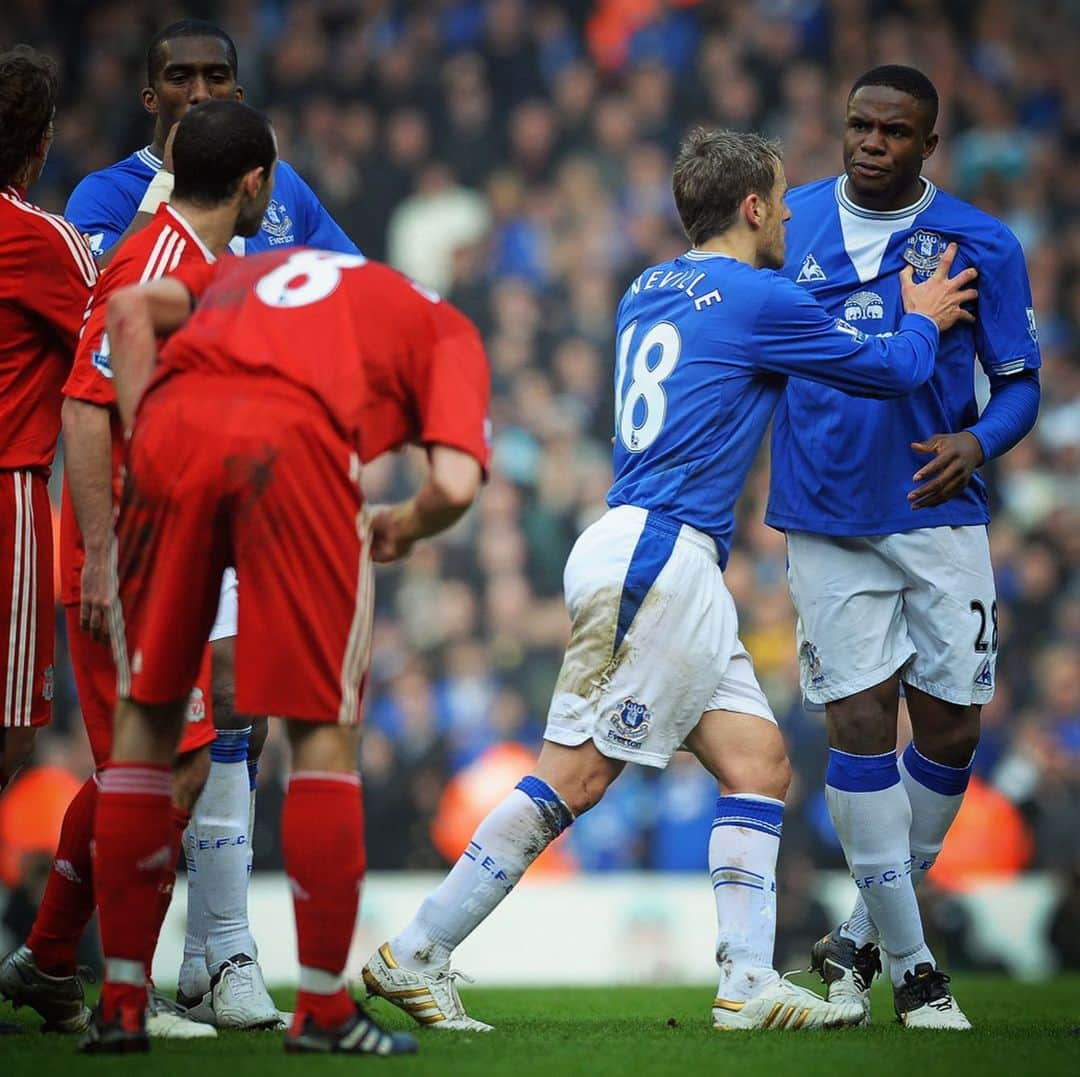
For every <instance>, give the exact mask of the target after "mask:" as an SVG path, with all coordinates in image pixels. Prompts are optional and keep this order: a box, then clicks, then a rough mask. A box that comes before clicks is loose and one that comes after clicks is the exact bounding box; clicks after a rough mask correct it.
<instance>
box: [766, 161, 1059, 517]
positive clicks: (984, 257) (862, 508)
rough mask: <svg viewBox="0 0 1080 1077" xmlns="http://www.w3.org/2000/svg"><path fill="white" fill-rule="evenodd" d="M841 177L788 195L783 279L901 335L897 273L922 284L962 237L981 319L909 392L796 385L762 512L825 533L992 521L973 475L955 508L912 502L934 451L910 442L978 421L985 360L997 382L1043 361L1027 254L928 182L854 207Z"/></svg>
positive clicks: (837, 312) (781, 419) (950, 343)
mask: <svg viewBox="0 0 1080 1077" xmlns="http://www.w3.org/2000/svg"><path fill="white" fill-rule="evenodd" d="M844 182H845V177H843V176H841V177H839V178H838V179H837V178H831V179H827V180H821V181H819V182H817V183H811V184H808V185H806V186H804V187H797V188H795V189H794V190H792V191H790V192H789V193H788V195H787V201H788V205H789V206H790V207H791V214H792V216H791V220H790V221H789V222H788V226H787V264H786V265H785V267H784V271H783V272H784V275H785V276H787V277H790V278H791V279H792V280H793V281H795V283H796V284H797V285H798V286H799V287H800V288H803V289H805V290H806V291H807V292H808V293H809V294H810V295H813V296H814V298H815V299H817V300H819V301H820V303H821V305H822V306H823V307H825V309H826V310H827V311H828V312H829V313H830V314H832V315H833V316H835V317H837V318H842V319H844V320H845V321H846V322H848V323H849V324H850V325H852V326H854V327H855V328H857V329H859V330H861V331H863V332H864V333H872V334H882V333H891V332H894V331H895V330H896V329H897V328H898V327H899V325H900V321H901V318H902V316H903V306H902V304H901V299H900V278H899V274H900V271H901V270H902V269H903V268H904V266H906V265H910V266H912V267H913V268H914V270H915V279H916V281H919V280H925V279H926V277H927V276H928V275H929V274H931V273H932V272H933V271H934V269H935V268H936V266H937V264H938V261H939V260H940V258H941V255H942V252H943V251H944V250H945V247H946V246H947V245H948V244H949V243H952V242H956V243H957V244H959V251H958V253H957V256H956V261H955V262H954V263H953V267H952V270H951V271H950V272H951V274H952V275H954V276H955V275H956V274H957V273H959V272H960V271H961V270H962V269H965V268H966V267H968V266H972V265H973V266H975V267H976V268H977V269H978V271H979V276H978V279H977V280H976V281H975V284H974V286H975V287H976V288H977V289H978V291H979V299H978V302H977V307H976V309H975V310H974V313H975V315H976V321H975V323H974V324H970V323H960V324H958V325H956V326H954V327H953V328H952V329H950V330H949V331H948V332H946V333H945V334H944V335H943V336H942V338H941V345H940V347H939V349H938V355H937V362H936V364H935V367H934V373H933V376H932V377H931V378H930V380H929V381H928V382H927V383H926V384H925V385H923V386H922V387H921V388H919V389H917V390H916V391H915V392H913V393H911V394H910V395H909V396H905V397H901V398H898V399H895V400H857V399H854V398H853V397H851V396H848V395H845V394H844V393H842V392H838V391H836V390H835V389H832V388H829V387H828V386H825V385H821V384H814V383H813V382H810V381H804V380H792V381H790V382H789V383H788V386H787V390H786V392H785V393H784V397H783V400H782V401H781V403H780V405H779V407H778V408H777V412H776V419H775V421H774V424H773V436H772V461H771V467H772V472H771V481H770V491H769V507H768V511H767V513H766V520H767V521H768V523H770V524H772V525H773V526H775V527H779V528H786V529H791V530H800V531H811V532H815V533H817V534H826V535H880V534H892V533H894V532H898V531H908V530H912V529H914V528H918V527H938V526H942V525H966V524H983V523H986V522H987V521H988V520H989V512H988V508H987V496H986V486H985V484H984V483H983V481H982V479H981V478H980V477H979V475H978V474H977V473H976V474H975V475H973V476H972V479H971V481H970V482H969V483H968V485H967V487H966V489H965V490H964V491H963V492H962V493H961V494H959V495H958V496H957V497H954V498H953V499H952V500H950V501H947V502H946V503H945V504H943V505H939V506H936V507H933V508H922V509H919V510H917V511H913V510H912V508H911V506H910V503H909V502H908V501H907V495H908V493H910V492H911V490H913V489H914V488H915V485H916V484H915V483H914V482H913V481H912V476H913V475H914V474H915V472H916V471H918V470H919V468H920V467H922V466H923V465H924V464H926V463H928V462H929V461H930V460H931V459H933V457H932V456H929V455H927V454H924V453H917V452H915V451H914V450H913V449H912V448H911V443H912V442H913V441H924V440H926V439H927V438H929V437H931V436H932V435H934V434H948V433H956V432H958V431H961V430H965V429H968V428H970V427H971V426H972V425H973V424H975V423H976V422H977V420H978V419H979V412H978V407H977V405H976V400H975V361H976V357H977V358H978V361H979V362H980V363H981V364H982V367H983V369H984V370H985V372H986V374H987V376H988V377H989V379H990V384H991V389H992V391H996V390H997V389H999V388H1000V387H1002V386H1003V385H1004V383H1005V382H1007V381H1008V380H1010V379H1016V378H1018V377H1032V375H1029V374H1026V373H1025V372H1027V371H1033V370H1036V369H1037V368H1038V367H1039V365H1040V360H1039V346H1038V338H1037V333H1036V329H1035V314H1034V310H1033V309H1032V302H1031V287H1030V285H1029V283H1028V276H1027V270H1026V268H1025V265H1024V255H1023V251H1022V250H1021V248H1020V244H1019V242H1018V241H1017V239H1016V237H1015V236H1014V235H1013V234H1012V233H1011V232H1010V231H1009V230H1008V229H1007V228H1006V227H1005V226H1004V225H1003V224H1002V223H1001V222H1000V221H997V220H995V219H994V218H993V217H991V216H989V215H988V214H986V213H983V212H982V211H981V210H978V209H976V208H975V207H974V206H971V205H969V204H968V203H966V202H962V201H960V200H959V199H957V198H953V197H952V196H950V195H948V194H946V193H945V192H944V191H939V190H938V189H937V188H936V187H935V186H934V185H933V184H932V183H930V182H929V181H925V180H924V184H925V190H924V192H923V195H922V197H921V198H920V199H919V201H918V202H916V203H915V204H914V205H912V206H909V207H907V208H906V209H901V210H896V211H894V212H874V211H871V210H866V209H862V208H861V207H859V206H856V205H855V204H854V203H853V202H852V201H851V200H850V199H849V198H848V197H847V196H846V194H845V192H844ZM1034 377H1035V378H1036V379H1037V375H1034ZM1036 394H1037V389H1036ZM1032 421H1033V418H1032ZM1023 432H1026V431H1020V434H1021V435H1022V433H1023ZM976 436H978V435H976ZM984 447H985V446H984Z"/></svg>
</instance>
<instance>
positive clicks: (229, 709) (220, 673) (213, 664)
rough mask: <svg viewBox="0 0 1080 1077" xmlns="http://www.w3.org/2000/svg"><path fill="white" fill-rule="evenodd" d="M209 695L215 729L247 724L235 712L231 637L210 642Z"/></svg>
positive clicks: (239, 726) (236, 727) (234, 682)
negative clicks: (211, 701) (212, 707)
mask: <svg viewBox="0 0 1080 1077" xmlns="http://www.w3.org/2000/svg"><path fill="white" fill-rule="evenodd" d="M210 696H211V698H212V699H213V703H214V726H215V727H216V728H217V729H242V728H243V727H244V726H245V725H247V724H248V722H247V721H246V720H239V724H237V722H238V718H237V715H236V714H235V707H236V678H235V675H234V673H233V639H231V638H230V639H221V640H215V641H214V642H213V643H211V644H210Z"/></svg>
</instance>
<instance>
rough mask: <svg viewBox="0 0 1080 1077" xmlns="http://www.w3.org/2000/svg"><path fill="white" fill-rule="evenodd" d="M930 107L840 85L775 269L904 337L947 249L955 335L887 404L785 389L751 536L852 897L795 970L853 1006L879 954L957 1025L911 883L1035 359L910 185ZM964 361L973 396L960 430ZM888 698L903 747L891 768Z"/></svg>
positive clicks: (1005, 297)
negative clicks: (840, 97) (966, 279)
mask: <svg viewBox="0 0 1080 1077" xmlns="http://www.w3.org/2000/svg"><path fill="white" fill-rule="evenodd" d="M937 107H938V99H937V93H936V91H935V90H934V87H933V85H932V84H931V83H930V81H929V80H928V79H927V78H926V76H925V75H923V74H922V73H920V72H919V71H916V70H914V69H913V68H909V67H898V66H886V67H879V68H875V69H874V70H872V71H869V72H867V73H866V74H865V75H863V76H862V77H861V78H859V79H858V80H857V81H856V83H855V85H854V87H853V88H852V91H851V94H850V96H849V98H848V105H847V120H846V129H845V134H844V171H845V174H844V175H842V176H840V177H838V178H837V177H831V178H829V179H825V180H821V181H818V182H817V183H810V184H807V185H806V186H804V187H799V188H797V189H795V190H793V191H792V192H791V193H790V195H789V200H790V203H791V209H792V214H793V220H792V224H791V227H790V228H789V230H788V247H787V263H786V266H785V269H784V272H785V274H786V275H788V276H789V277H791V278H792V279H793V280H794V281H795V283H796V284H797V285H798V286H800V287H801V288H803V289H805V291H806V292H807V294H808V295H812V296H813V297H814V298H815V299H817V300H819V301H820V302H821V304H822V305H823V306H824V307H825V309H826V310H828V311H829V312H830V313H831V314H833V315H835V316H837V317H842V318H844V319H845V320H846V321H848V322H850V323H851V324H852V325H853V326H855V327H856V328H857V329H859V330H860V331H862V332H865V333H872V334H883V333H885V334H887V333H891V332H894V331H896V330H897V329H899V328H900V326H901V325H902V324H903V323H902V318H903V314H904V306H903V303H902V298H903V297H902V294H901V291H900V288H899V286H898V283H897V271H898V270H899V269H900V268H901V267H906V268H907V269H908V270H909V271H913V272H914V276H915V278H916V279H921V278H925V277H926V276H928V275H930V274H932V273H933V272H935V269H936V267H938V266H939V264H940V260H941V258H942V254H943V252H944V251H945V250H946V248H947V247H948V246H949V245H950V244H953V243H955V244H957V245H958V246H959V253H958V254H957V256H956V263H955V264H956V266H958V267H961V266H963V267H969V266H975V267H977V268H978V271H979V292H980V295H979V300H978V304H977V305H976V307H975V308H974V313H975V319H974V321H971V322H967V321H965V322H961V323H959V324H957V325H956V326H954V327H953V328H952V329H950V330H949V331H948V332H947V333H945V334H943V336H942V338H941V344H940V347H939V349H938V357H937V364H936V366H935V368H934V373H933V375H932V376H931V378H930V380H929V381H928V382H926V384H925V385H923V386H921V387H920V388H918V389H916V390H915V392H913V393H911V394H910V395H909V396H906V397H903V398H901V399H897V400H866V399H855V398H854V397H852V396H848V395H845V394H844V393H840V392H837V391H835V390H834V389H831V388H829V387H828V386H825V385H822V384H820V383H817V384H815V383H813V382H811V381H807V380H801V379H792V380H791V381H789V382H788V386H787V390H786V392H785V393H784V396H783V400H782V401H781V403H780V406H779V407H778V409H777V412H776V418H775V423H774V427H773V439H772V473H771V487H770V495H769V507H768V512H767V515H766V520H767V521H768V522H769V523H771V524H772V525H774V526H775V527H778V528H782V529H783V530H785V531H786V532H787V544H788V565H789V568H788V578H789V582H790V585H791V594H792V598H793V600H794V603H795V608H796V611H797V612H798V637H799V659H800V673H801V679H802V687H803V691H804V694H805V695H806V697H807V698H808V699H810V700H811V701H813V702H815V703H819V704H824V705H825V711H826V723H827V727H828V735H829V745H830V761H829V768H828V775H827V779H826V796H827V799H828V803H829V810H830V813H831V815H832V818H833V822H834V824H835V826H836V830H837V833H838V835H839V837H840V841H841V844H842V845H843V847H844V853H845V855H846V857H847V861H848V865H849V866H850V868H851V872H852V875H853V877H854V879H855V882H856V885H857V887H858V900H857V902H856V906H855V909H854V911H853V913H852V915H851V917H850V918H849V919H848V920H847V922H846V923H845V924H843V925H841V927H840V928H839V929H837V930H836V931H834V932H832V933H831V934H830V935H828V936H826V937H825V938H824V939H822V940H821V941H820V942H819V943H818V944H817V945H816V946H815V947H814V952H813V958H812V960H813V964H814V965H815V967H817V968H818V970H819V971H820V972H821V974H822V977H823V979H824V980H825V982H826V983H827V984H828V985H829V997H830V998H844V999H851V998H855V999H861V1000H862V1001H863V1002H864V1004H867V1005H868V991H869V987H870V982H871V980H872V979H873V977H874V974H875V972H876V971H879V970H880V967H881V966H880V954H879V949H878V946H879V944H880V946H881V947H882V948H883V949H884V950H885V951H886V953H887V954H888V957H889V967H890V972H891V976H892V981H893V988H894V1001H895V1006H896V1012H897V1014H898V1016H899V1017H900V1020H901V1021H903V1022H904V1024H906V1025H907V1026H909V1027H918V1028H959V1029H966V1028H970V1024H969V1023H968V1021H967V1019H966V1017H965V1016H964V1015H963V1013H962V1012H961V1011H960V1008H959V1007H958V1006H957V1004H956V1001H955V999H954V998H953V996H952V994H951V992H950V991H949V987H948V977H947V976H945V975H944V974H943V973H942V972H941V971H940V970H939V969H938V968H937V966H936V964H935V961H934V958H933V955H932V954H931V953H930V951H929V950H928V949H927V947H926V943H925V940H924V938H923V931H922V924H921V922H920V919H919V909H918V904H917V902H916V899H915V892H914V885H915V884H916V883H917V882H918V881H919V879H921V878H922V877H923V876H924V875H925V874H926V872H927V871H928V870H929V869H930V867H931V866H932V865H933V863H934V861H935V859H936V858H937V855H938V852H939V851H940V849H941V845H942V841H943V840H944V837H945V834H946V833H947V831H948V829H949V826H950V825H951V824H952V821H953V819H954V818H955V816H956V813H957V811H958V810H959V808H960V803H961V800H962V799H963V795H964V790H965V788H966V787H967V783H968V777H969V775H970V773H971V759H972V754H973V753H974V751H975V745H976V744H977V742H978V739H979V709H980V707H981V705H982V704H984V703H986V702H988V701H989V700H990V698H991V696H992V695H993V691H994V664H995V660H996V657H997V648H998V628H997V605H996V603H995V599H994V577H993V573H992V571H991V566H990V553H989V547H988V542H987V523H988V522H989V519H990V516H989V511H988V508H987V493H986V486H985V484H984V483H983V480H982V479H981V478H980V477H979V474H978V472H977V470H976V469H977V468H978V467H979V466H980V465H981V464H983V463H984V462H985V461H987V460H990V459H992V458H994V457H996V456H1000V455H1001V454H1002V453H1004V452H1007V451H1008V450H1009V449H1010V448H1012V446H1013V445H1015V444H1016V443H1017V442H1018V441H1019V440H1020V439H1021V438H1022V437H1023V436H1024V435H1025V434H1026V433H1027V432H1028V431H1029V430H1030V429H1031V428H1032V426H1033V425H1034V422H1035V417H1036V414H1037V412H1038V406H1039V376H1038V368H1039V365H1040V360H1039V345H1038V337H1037V333H1036V328H1035V314H1034V311H1033V309H1032V305H1031V288H1030V286H1029V284H1028V277H1027V270H1026V268H1025V265H1024V254H1023V251H1022V250H1021V249H1020V244H1019V243H1018V242H1017V239H1016V237H1015V236H1014V235H1013V234H1012V233H1011V232H1010V231H1009V230H1008V228H1006V227H1005V225H1003V224H1002V223H1001V222H1000V221H998V220H995V219H994V218H993V217H991V216H989V215H988V214H986V213H983V212H981V211H980V210H978V209H976V208H975V207H974V206H971V205H969V204H968V203H966V202H962V201H960V200H959V199H957V198H953V197H952V196H951V195H948V194H946V193H945V192H944V191H940V190H938V189H937V188H936V187H935V186H934V184H933V183H931V182H930V181H929V180H927V179H925V178H923V177H922V175H921V170H922V166H923V162H924V161H925V160H926V159H927V158H929V157H930V156H931V155H932V154H933V152H934V150H935V149H936V147H937V143H938V136H937V135H936V134H935V133H934V123H935V120H936V117H937ZM976 361H977V362H978V363H979V364H980V366H981V367H982V369H983V371H984V372H985V374H986V376H987V378H988V379H989V383H990V398H989V402H988V403H987V405H986V408H985V410H983V412H982V414H981V415H980V414H979V408H978V405H977V403H976V397H975V388H974V386H975V363H976ZM928 458H929V459H928ZM901 683H902V684H903V686H904V695H905V697H906V699H907V707H908V713H909V714H910V717H911V725H912V729H913V732H914V742H913V743H912V744H911V745H910V746H909V747H908V748H907V749H906V750H905V751H904V753H903V755H902V757H901V758H900V760H899V762H898V761H897V757H896V737H897V709H898V702H899V692H900V685H901Z"/></svg>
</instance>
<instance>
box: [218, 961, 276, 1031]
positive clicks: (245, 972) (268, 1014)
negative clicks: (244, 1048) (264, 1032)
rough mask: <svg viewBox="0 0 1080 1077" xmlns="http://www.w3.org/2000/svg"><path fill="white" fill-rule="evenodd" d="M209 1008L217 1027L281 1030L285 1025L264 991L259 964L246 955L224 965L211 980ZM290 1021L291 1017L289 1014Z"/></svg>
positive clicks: (265, 990) (264, 985) (272, 1001)
mask: <svg viewBox="0 0 1080 1077" xmlns="http://www.w3.org/2000/svg"><path fill="white" fill-rule="evenodd" d="M210 996H211V1008H212V1010H213V1013H214V1024H216V1025H217V1027H218V1028H235V1029H282V1028H285V1027H286V1025H287V1022H286V1020H285V1016H284V1015H283V1014H281V1013H279V1012H278V1008H277V1006H275V1005H274V1000H273V999H272V998H271V997H270V992H269V991H267V989H266V981H265V980H264V979H263V974H262V969H260V968H259V963H258V962H257V961H255V960H253V959H252V958H250V957H248V956H247V954H236V955H235V956H233V957H231V958H229V960H228V961H226V962H224V963H223V964H222V966H221V968H220V969H219V970H218V971H217V973H216V974H215V975H214V978H213V979H212V980H211V988H210ZM288 1017H289V1020H290V1021H291V1020H292V1014H289V1015H288Z"/></svg>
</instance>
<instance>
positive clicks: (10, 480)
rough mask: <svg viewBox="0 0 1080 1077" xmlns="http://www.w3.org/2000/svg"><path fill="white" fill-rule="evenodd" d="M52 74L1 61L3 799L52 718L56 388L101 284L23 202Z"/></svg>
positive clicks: (44, 148)
mask: <svg viewBox="0 0 1080 1077" xmlns="http://www.w3.org/2000/svg"><path fill="white" fill-rule="evenodd" d="M56 94H57V77H56V65H55V64H54V63H53V61H52V60H51V59H49V57H47V56H44V55H42V54H41V53H39V52H36V51H34V50H33V49H31V48H29V47H27V46H25V45H16V46H15V48H13V49H11V50H10V51H8V52H5V53H3V54H0V670H2V674H0V694H2V695H0V790H2V789H3V787H4V785H5V784H6V783H7V782H8V781H9V780H10V779H11V776H12V775H13V774H14V772H15V771H16V770H17V769H18V768H19V766H20V765H21V764H22V763H23V762H25V761H26V759H27V757H28V756H29V755H30V752H31V750H32V748H33V743H34V730H35V729H36V728H37V727H39V726H42V725H45V724H46V723H47V722H48V721H49V718H50V716H51V712H52V694H53V556H52V510H51V507H50V505H49V492H48V488H47V483H48V478H49V469H50V468H51V466H52V461H53V454H54V453H55V451H56V439H57V436H58V435H59V433H60V386H61V385H63V383H64V378H65V377H67V372H68V369H69V368H70V366H71V359H72V356H73V354H74V352H75V340H76V337H77V336H78V333H79V326H80V325H81V324H82V318H83V312H84V311H85V309H86V302H87V299H88V298H89V296H90V289H91V288H92V287H93V286H94V281H95V280H96V279H97V270H96V268H95V266H94V260H93V258H92V257H91V255H90V251H89V249H88V248H87V246H86V242H85V241H84V240H83V238H82V236H81V235H79V233H78V232H77V231H76V230H75V229H74V228H73V227H72V226H71V225H70V224H68V223H67V221H65V220H64V219H63V218H62V217H57V216H55V215H54V214H52V213H46V212H44V211H43V210H41V209H38V207H37V206H34V205H31V203H29V202H27V201H26V190H27V188H28V187H29V186H30V185H31V184H32V183H33V182H34V181H35V180H36V179H37V178H38V176H39V175H40V174H41V169H42V167H43V166H44V164H45V159H46V157H48V155H49V146H50V145H51V144H52V135H53V116H54V114H55V112H56Z"/></svg>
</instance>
